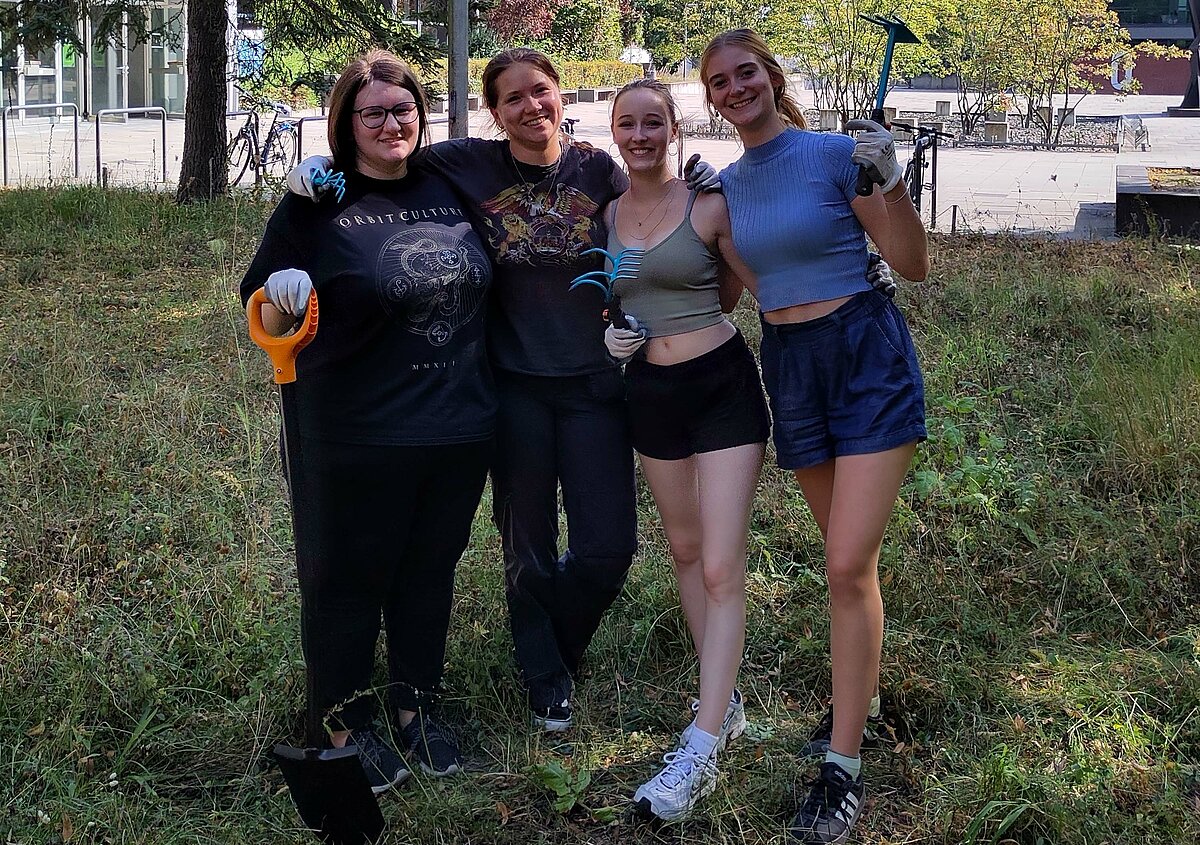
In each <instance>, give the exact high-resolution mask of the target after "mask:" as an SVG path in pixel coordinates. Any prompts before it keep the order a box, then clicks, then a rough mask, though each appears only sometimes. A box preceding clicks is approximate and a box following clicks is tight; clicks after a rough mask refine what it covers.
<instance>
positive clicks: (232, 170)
mask: <svg viewBox="0 0 1200 845" xmlns="http://www.w3.org/2000/svg"><path fill="white" fill-rule="evenodd" d="M253 158H254V144H253V143H252V142H251V141H250V138H249V137H248V136H247V135H246V134H245V133H244V132H239V133H238V134H237V135H236V136H235V137H234V138H233V139H232V140H230V142H229V154H228V155H227V156H226V160H227V161H228V162H229V186H230V187H233V186H234V185H236V184H237V183H238V182H241V181H242V177H243V176H245V175H246V171H247V170H249V169H250V162H251V160H252V159H253Z"/></svg>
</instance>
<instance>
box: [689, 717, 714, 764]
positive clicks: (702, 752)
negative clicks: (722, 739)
mask: <svg viewBox="0 0 1200 845" xmlns="http://www.w3.org/2000/svg"><path fill="white" fill-rule="evenodd" d="M687 747H688V748H690V749H691V750H692V751H694V752H696V754H697V755H698V756H700V757H705V758H708V757H711V756H712V755H713V749H714V748H716V747H717V737H715V736H713V735H712V734H710V733H708V732H707V731H703V730H701V729H700V726H699V725H697V724H696V723H695V722H692V723H691V724H690V725H688V727H687Z"/></svg>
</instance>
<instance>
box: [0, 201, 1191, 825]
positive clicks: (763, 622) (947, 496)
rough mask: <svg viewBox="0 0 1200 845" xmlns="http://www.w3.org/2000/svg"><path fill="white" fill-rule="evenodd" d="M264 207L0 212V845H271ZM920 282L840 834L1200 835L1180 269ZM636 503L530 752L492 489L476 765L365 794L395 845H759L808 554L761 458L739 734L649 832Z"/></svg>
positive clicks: (648, 531)
mask: <svg viewBox="0 0 1200 845" xmlns="http://www.w3.org/2000/svg"><path fill="white" fill-rule="evenodd" d="M268 212H269V207H268V206H266V205H263V204H258V203H254V202H251V201H249V200H245V199H241V200H236V201H226V202H219V203H215V204H213V205H212V206H210V207H189V208H177V207H175V206H174V205H172V204H171V203H170V202H169V199H168V198H165V197H162V196H158V195H151V194H140V193H133V192H110V193H104V192H101V191H99V190H96V189H91V188H72V189H65V190H57V191H5V192H0V297H2V298H0V737H3V742H0V843H5V845H7V844H8V843H21V845H34V843H60V842H71V843H122V845H124V843H154V845H184V843H188V844H189V845H190V844H191V843H230V845H234V843H236V844H237V845H242V844H243V843H293V842H298V841H301V835H300V834H299V833H298V831H297V830H296V825H297V824H298V820H297V817H296V815H295V813H294V810H293V808H292V805H291V801H290V799H289V797H288V795H287V793H286V791H285V789H284V787H283V781H282V779H281V777H280V775H279V773H278V771H277V770H276V769H274V768H273V767H272V766H271V765H270V764H269V758H268V756H267V754H266V752H267V750H268V749H269V748H270V746H271V744H272V743H273V742H275V741H278V740H281V739H295V738H297V737H298V736H299V733H300V722H301V708H302V695H303V666H302V662H301V657H300V649H299V643H298V634H297V622H296V604H297V594H296V590H295V587H294V574H293V571H292V569H293V564H292V558H291V545H290V544H291V540H290V536H291V526H290V522H289V517H288V512H287V506H286V500H285V496H284V490H283V485H282V482H281V477H280V472H279V465H278V455H277V450H276V437H277V416H276V410H275V402H276V398H275V397H276V394H275V391H274V388H273V386H272V385H271V383H270V381H269V372H268V367H267V362H266V358H265V356H264V355H263V354H262V353H261V352H260V351H259V350H257V349H256V348H254V347H252V346H251V345H250V343H249V341H248V340H247V338H246V334H245V327H244V322H245V320H244V316H243V314H242V312H241V309H240V307H239V303H238V301H237V297H236V293H235V291H236V286H237V283H238V281H239V280H240V275H241V272H242V270H243V269H244V267H245V266H246V264H247V262H248V261H249V259H250V257H251V255H252V254H253V251H254V248H255V245H256V243H257V239H258V236H259V233H260V232H261V229H262V225H263V221H264V218H265V216H266V214H267V213H268ZM933 259H934V268H935V269H934V273H933V275H932V277H931V279H930V280H929V281H928V282H926V283H924V284H920V285H915V284H914V285H906V286H904V287H903V289H902V291H901V293H900V295H899V302H900V304H901V307H902V308H903V309H904V310H905V312H906V314H907V315H908V317H909V321H910V323H911V326H912V329H913V333H914V337H915V338H916V341H917V346H918V348H919V350H920V352H921V357H922V360H923V363H924V366H925V372H926V382H927V395H928V410H929V425H930V440H929V441H928V442H927V443H926V444H924V445H923V446H922V447H921V449H920V450H919V451H918V455H917V460H916V463H915V466H914V468H913V471H912V473H911V474H910V476H909V481H908V483H907V485H906V487H905V488H904V490H903V493H902V495H901V499H900V502H899V505H898V506H897V510H896V514H895V517H894V519H893V521H892V525H891V529H890V531H889V534H888V538H887V540H886V543H885V546H884V549H883V558H882V563H881V580H882V582H883V584H884V598H885V603H886V605H887V614H888V624H887V632H886V637H885V643H884V664H883V690H884V700H885V707H886V708H888V709H889V710H890V711H891V712H892V713H894V714H895V719H896V723H897V726H898V730H897V732H896V736H895V737H889V741H888V743H887V747H886V748H885V749H883V750H878V751H873V752H868V753H867V755H866V757H865V767H866V768H865V771H866V777H867V788H868V796H869V799H870V800H869V803H868V806H867V809H866V811H865V814H864V817H863V821H862V823H861V824H860V826H859V829H858V830H856V832H855V834H854V839H853V841H854V842H856V843H915V842H931V843H947V845H949V843H955V845H958V843H1000V842H1015V843H1022V844H1023V845H1024V843H1028V844H1029V845H1037V843H1060V842H1061V843H1077V844H1078V845H1085V843H1086V845H1098V843H1146V845H1152V844H1155V843H1162V844H1163V845H1166V843H1184V842H1196V841H1200V485H1197V484H1196V482H1195V479H1196V476H1197V473H1198V472H1200V435H1198V432H1200V293H1198V290H1197V285H1196V278H1197V275H1198V274H1200V250H1196V249H1182V250H1181V249H1179V248H1177V247H1172V246H1170V245H1168V244H1160V243H1154V242H1148V241H1120V242H1110V243H1101V244H1081V243H1064V242H1058V241H1049V240H1037V239H1014V238H1010V237H1004V236H996V237H982V236H967V237H958V238H946V237H940V236H938V237H935V238H933ZM736 316H737V320H738V322H739V323H740V324H741V327H742V329H743V330H744V331H745V332H746V333H747V334H748V335H750V336H751V337H752V339H754V338H756V337H757V328H756V320H755V317H754V313H753V311H752V310H750V309H749V308H747V307H746V305H745V304H743V307H742V309H740V310H739V312H738V313H737V315H736ZM640 501H641V523H640V533H641V550H640V552H639V555H638V559H637V562H636V564H635V567H634V570H633V572H632V574H631V576H630V579H629V582H628V587H627V589H626V591H625V595H624V596H623V597H622V598H621V599H620V600H619V601H618V603H617V604H616V606H615V607H614V608H613V610H612V612H611V613H610V614H609V615H608V618H607V620H606V622H605V624H604V625H603V627H602V628H601V630H600V632H599V634H598V635H597V638H596V641H595V643H594V645H593V648H592V650H591V653H590V658H589V662H588V664H587V669H586V675H587V676H586V678H585V679H584V681H583V682H582V683H581V685H580V688H579V692H578V722H579V726H578V728H577V729H576V730H575V732H574V734H573V735H572V736H571V738H570V742H569V744H568V745H559V744H557V743H555V742H547V741H545V740H542V739H540V738H538V737H536V736H531V735H530V733H529V732H528V731H527V730H526V728H525V718H526V713H525V710H524V707H523V702H522V699H521V696H520V694H519V692H518V686H517V683H516V679H515V676H514V671H513V664H512V659H511V642H510V638H509V634H508V629H507V620H506V613H505V609H504V598H503V589H502V578H501V563H500V551H499V547H498V541H497V535H496V532H495V530H494V529H493V528H492V526H491V525H490V524H489V522H488V521H487V519H486V518H485V516H484V515H485V514H486V513H487V511H488V503H487V501H486V499H485V503H484V506H483V508H481V511H480V516H479V517H478V518H477V520H476V526H475V534H474V537H473V540H472V543H471V545H470V548H469V550H468V552H467V555H466V557H465V558H464V559H463V561H462V564H461V566H460V569H459V580H458V595H457V598H456V606H455V618H454V623H453V627H452V630H451V636H450V649H449V656H448V667H449V671H448V676H447V682H448V686H449V689H450V699H449V711H450V714H451V716H452V717H453V718H454V719H455V720H456V722H457V724H458V725H459V726H460V728H461V730H460V733H461V737H462V739H463V744H464V747H465V748H466V749H468V750H469V753H470V757H471V768H472V771H471V773H470V774H468V775H467V776H465V777H461V778H458V779H453V780H449V781H446V782H434V781H432V780H430V779H426V778H422V777H420V776H419V775H418V776H415V777H414V778H413V781H412V782H411V783H410V784H409V785H408V786H406V787H405V788H404V789H403V790H402V791H401V792H399V793H398V794H396V795H393V796H389V797H385V798H384V800H383V802H382V804H383V808H384V812H385V815H386V816H387V818H388V820H389V823H390V830H391V833H390V835H389V839H388V841H390V842H397V843H400V842H403V843H442V842H445V843H521V845H533V843H617V842H621V843H625V842H633V843H638V842H668V841H673V842H711V843H742V842H746V843H767V842H781V841H782V833H783V829H784V826H785V824H786V823H787V821H788V819H789V818H790V816H791V813H792V811H793V810H794V807H795V804H796V801H797V795H798V794H800V793H801V791H802V785H801V784H802V781H803V778H805V777H807V776H809V775H810V774H811V773H812V766H811V764H810V763H806V762H805V761H800V760H797V759H796V757H795V751H796V749H798V748H799V746H800V745H801V744H802V743H803V741H804V739H805V737H806V736H807V734H808V732H809V731H810V730H811V729H812V727H813V726H814V725H815V724H816V722H817V720H818V719H819V718H820V716H821V714H822V712H823V711H824V709H825V707H826V705H827V703H828V697H829V666H828V651H829V648H828V634H827V629H826V619H827V614H826V606H825V605H826V587H825V579H824V574H823V568H822V565H821V552H820V542H819V536H818V533H817V530H816V526H815V524H814V523H813V521H812V519H811V518H810V516H809V514H808V511H807V508H806V507H805V505H804V503H803V501H802V499H801V496H800V493H799V490H798V488H797V487H796V485H795V484H794V483H793V482H791V481H790V480H789V479H788V478H787V477H786V475H785V474H784V473H782V472H780V471H778V470H776V469H771V468H769V469H768V470H767V471H766V473H765V474H764V477H763V480H762V483H761V487H760V490H759V496H758V500H757V502H756V506H755V510H754V519H753V526H752V531H751V537H750V564H749V576H748V579H749V612H748V637H747V646H746V659H745V664H744V668H743V672H742V676H741V686H742V689H743V690H744V691H745V695H746V699H747V711H748V715H749V718H750V721H751V728H750V731H749V732H748V734H747V736H746V737H745V738H743V739H742V740H740V741H739V742H738V743H736V744H735V745H733V746H731V748H730V751H729V753H728V755H727V756H726V757H724V758H723V760H722V762H721V773H722V778H721V780H720V783H719V786H718V788H717V791H716V792H715V793H714V795H713V796H712V797H711V799H709V800H708V801H707V803H706V804H705V805H704V812H703V813H701V814H700V815H699V816H698V817H696V818H694V819H693V820H691V821H689V822H688V823H686V824H685V825H682V826H678V827H664V828H661V829H658V830H654V829H650V828H648V827H645V826H636V825H633V824H632V823H630V822H628V821H627V820H625V819H624V817H623V814H624V810H625V808H626V806H627V803H628V800H629V798H630V796H631V795H632V793H633V790H634V789H635V788H636V786H637V785H638V784H639V783H640V782H641V781H642V780H644V779H645V778H646V777H648V776H649V775H650V774H652V773H653V772H654V771H656V770H657V768H658V766H659V756H660V755H661V754H662V753H663V752H664V751H666V750H669V748H670V747H671V744H672V742H673V740H674V737H675V734H676V732H677V731H678V730H679V729H681V728H682V727H683V726H684V725H685V724H686V721H687V719H688V718H689V715H690V714H689V713H688V710H687V705H688V699H689V696H690V695H692V694H694V691H695V690H696V688H697V678H696V666H695V664H694V661H693V660H692V659H691V658H690V656H689V655H690V652H691V648H690V646H689V644H688V641H687V635H686V628H685V626H684V622H683V618H682V614H681V612H680V611H679V608H678V600H677V596H676V593H675V590H674V586H673V579H672V576H671V572H670V567H669V564H668V561H667V556H666V545H665V541H664V538H663V535H662V531H661V528H660V527H659V525H658V523H657V521H656V519H655V516H654V511H653V507H652V504H651V500H650V496H649V493H648V492H647V491H646V490H645V489H644V487H643V489H642V492H641V500H640ZM555 787H557V792H556V791H555ZM556 805H557V806H556Z"/></svg>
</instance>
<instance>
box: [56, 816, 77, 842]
mask: <svg viewBox="0 0 1200 845" xmlns="http://www.w3.org/2000/svg"><path fill="white" fill-rule="evenodd" d="M59 832H60V833H62V838H63V842H70V841H71V837H72V836H74V835H75V823H74V822H73V821H71V817H70V816H63V818H62V828H61V829H60V831H59Z"/></svg>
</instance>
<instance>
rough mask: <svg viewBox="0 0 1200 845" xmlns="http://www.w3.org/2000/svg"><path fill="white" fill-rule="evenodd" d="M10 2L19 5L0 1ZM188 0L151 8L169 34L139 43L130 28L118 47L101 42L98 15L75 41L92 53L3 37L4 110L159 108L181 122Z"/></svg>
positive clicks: (152, 18)
mask: <svg viewBox="0 0 1200 845" xmlns="http://www.w3.org/2000/svg"><path fill="white" fill-rule="evenodd" d="M10 2H15V0H0V3H10ZM185 2H186V0H156V2H154V3H153V4H152V5H151V6H150V9H149V24H150V28H151V29H152V30H154V31H158V32H164V33H170V35H169V37H168V36H165V35H156V36H152V37H151V38H150V39H149V40H148V41H145V42H135V39H134V37H133V36H132V34H131V33H129V30H128V27H126V28H125V29H126V32H125V33H124V35H125V37H122V38H120V39H119V42H118V43H115V44H95V43H94V39H93V29H94V27H95V24H96V21H97V20H98V13H93V15H92V16H91V18H90V19H89V18H84V19H82V20H80V21H79V23H78V25H77V29H76V36H77V37H78V38H79V40H80V41H81V42H82V43H84V44H89V45H91V48H90V51H89V54H87V55H84V54H82V53H81V51H78V50H76V49H75V47H74V46H73V45H72V44H70V43H63V42H59V43H57V44H55V45H54V46H53V47H49V48H46V49H43V50H40V51H38V52H34V51H32V50H27V49H26V48H25V45H23V44H20V43H5V42H4V40H3V35H0V106H26V105H46V104H51V103H73V104H75V105H76V106H78V107H79V110H80V112H82V113H83V114H94V113H95V112H98V111H100V110H102V109H135V108H144V107H147V106H159V107H162V108H164V109H166V110H167V113H168V114H171V115H179V116H182V114H183V106H184V96H185V94H186V91H187V74H186V72H185V68H186V65H187V28H186V17H187V16H186V8H185ZM236 7H237V2H236V0H227V9H228V17H229V20H230V26H229V40H230V52H231V55H232V52H233V38H234V32H235V30H234V26H233V21H234V20H235V19H236V17H235V13H236ZM232 78H233V74H232V73H231V74H230V79H232ZM234 94H235V92H234V90H233V87H232V84H231V85H230V102H231V104H234V103H236V101H237V99H236V96H234ZM231 110H232V105H231ZM28 114H30V115H36V114H37V113H36V112H29V113H28Z"/></svg>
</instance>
